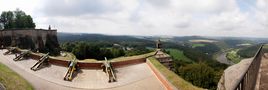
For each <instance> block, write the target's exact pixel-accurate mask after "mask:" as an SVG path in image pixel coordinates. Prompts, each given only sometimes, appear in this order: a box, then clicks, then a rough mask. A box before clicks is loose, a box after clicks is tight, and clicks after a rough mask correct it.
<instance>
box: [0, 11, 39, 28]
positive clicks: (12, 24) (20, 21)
mask: <svg viewBox="0 0 268 90" xmlns="http://www.w3.org/2000/svg"><path fill="white" fill-rule="evenodd" d="M0 23H2V24H3V26H4V29H25V28H35V23H34V22H33V19H32V17H31V16H30V15H26V14H25V12H23V11H21V10H19V9H17V10H15V11H3V12H2V14H1V17H0Z"/></svg>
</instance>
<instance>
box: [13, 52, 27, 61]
mask: <svg viewBox="0 0 268 90" xmlns="http://www.w3.org/2000/svg"><path fill="white" fill-rule="evenodd" d="M29 56H30V51H29V50H27V51H23V52H21V53H20V54H19V56H16V57H15V58H14V59H13V60H14V61H18V60H21V59H23V58H25V57H29Z"/></svg>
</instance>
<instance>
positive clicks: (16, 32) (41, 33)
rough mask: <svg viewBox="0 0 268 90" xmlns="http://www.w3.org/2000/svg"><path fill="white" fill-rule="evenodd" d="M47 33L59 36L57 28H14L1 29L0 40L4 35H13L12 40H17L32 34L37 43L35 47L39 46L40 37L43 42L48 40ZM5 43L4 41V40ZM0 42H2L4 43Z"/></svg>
mask: <svg viewBox="0 0 268 90" xmlns="http://www.w3.org/2000/svg"><path fill="white" fill-rule="evenodd" d="M47 35H51V36H52V35H54V36H57V30H45V29H25V30H21V29H12V30H0V40H1V38H3V37H11V38H12V40H16V39H18V38H20V37H25V36H30V37H31V38H32V40H33V42H34V44H35V47H39V46H38V43H39V42H40V40H38V37H41V38H42V40H43V44H45V42H46V38H47ZM15 42H16V41H15ZM2 43H3V42H2ZM2 43H0V44H2Z"/></svg>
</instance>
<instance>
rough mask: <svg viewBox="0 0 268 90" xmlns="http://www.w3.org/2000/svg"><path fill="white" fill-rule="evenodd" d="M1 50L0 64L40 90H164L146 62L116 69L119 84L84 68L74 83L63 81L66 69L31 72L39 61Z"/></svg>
mask: <svg viewBox="0 0 268 90" xmlns="http://www.w3.org/2000/svg"><path fill="white" fill-rule="evenodd" d="M3 52H4V51H0V62H2V63H3V64H5V65H7V66H8V67H9V68H11V69H12V70H14V71H15V72H17V73H18V74H20V75H21V76H22V77H24V78H25V79H26V80H27V81H29V82H30V83H31V84H32V85H33V86H34V87H35V89H37V90H59V89H60V90H78V89H109V90H111V89H112V90H148V89H150V90H164V89H165V88H164V86H163V85H162V84H161V82H160V81H159V80H158V79H157V78H156V77H155V76H154V74H153V73H152V71H151V70H150V68H149V67H148V66H147V64H146V63H142V64H137V65H132V66H127V67H122V68H116V75H117V82H114V83H108V77H107V76H106V74H105V73H104V72H102V70H97V69H82V70H81V72H80V73H79V74H78V75H77V76H76V77H75V78H74V79H73V81H72V82H69V81H64V80H63V77H64V75H65V73H66V72H67V68H66V67H60V66H56V65H50V66H49V67H45V68H42V69H41V70H38V71H32V70H30V67H31V66H32V65H34V64H35V63H36V62H37V61H36V60H31V59H28V60H22V61H17V62H15V61H13V60H12V59H13V58H14V57H15V56H14V55H6V56H4V55H3Z"/></svg>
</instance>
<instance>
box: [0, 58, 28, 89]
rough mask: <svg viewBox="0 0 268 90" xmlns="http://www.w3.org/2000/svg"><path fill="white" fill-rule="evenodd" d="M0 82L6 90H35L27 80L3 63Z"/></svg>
mask: <svg viewBox="0 0 268 90" xmlns="http://www.w3.org/2000/svg"><path fill="white" fill-rule="evenodd" d="M0 82H1V83H2V84H3V85H4V86H5V88H6V90H33V87H32V86H31V85H30V84H29V83H28V82H27V81H26V80H25V79H23V78H22V77H21V76H19V75H18V74H17V73H15V72H14V71H12V70H10V69H9V68H8V67H6V66H5V65H3V64H1V63H0Z"/></svg>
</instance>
